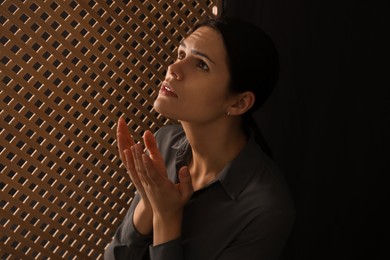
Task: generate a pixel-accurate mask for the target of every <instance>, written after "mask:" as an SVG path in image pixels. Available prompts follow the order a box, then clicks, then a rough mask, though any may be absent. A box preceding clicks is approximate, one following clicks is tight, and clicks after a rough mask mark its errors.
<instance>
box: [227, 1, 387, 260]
mask: <svg viewBox="0 0 390 260" xmlns="http://www.w3.org/2000/svg"><path fill="white" fill-rule="evenodd" d="M388 2H389V1H387V0H384V1H352V0H339V1H329V0H328V1H325V0H322V1H321V0H313V1H303V0H294V1H291V0H290V1H289V0H257V1H256V0H240V1H238V0H225V1H223V15H226V16H239V17H241V18H242V19H244V20H248V21H251V22H253V23H254V24H256V25H258V26H260V27H262V28H263V29H264V30H265V31H266V32H267V33H268V34H269V35H270V36H271V37H272V38H273V39H274V41H275V43H276V45H277V48H278V50H279V54H280V59H281V75H280V80H279V84H278V86H277V88H276V90H275V91H274V93H273V94H272V96H271V98H270V99H269V100H268V101H267V103H266V104H265V106H264V107H263V109H262V111H260V112H259V113H258V114H257V115H256V118H257V120H258V122H259V124H260V128H261V129H262V131H263V134H264V137H265V139H266V140H267V142H268V143H269V146H270V147H271V149H272V151H273V154H274V159H275V161H276V162H277V163H278V165H279V166H280V167H281V168H282V170H283V171H284V173H285V175H286V177H287V180H288V182H289V184H290V187H291V190H292V193H293V196H294V200H295V203H296V209H297V219H296V223H295V226H294V228H293V231H292V233H291V236H290V238H289V241H288V243H287V245H286V248H285V252H284V253H283V256H284V257H283V259H299V260H301V259H302V260H306V259H310V260H312V259H314V260H316V259H390V233H389V221H390V215H389V213H388V212H387V211H388V210H389V205H390V202H389V199H388V195H389V192H388V190H389V189H390V187H389V186H390V182H388V178H387V175H389V174H390V169H389V161H390V154H389V145H390V143H389V134H390V128H389V125H390V98H389V95H388V94H387V93H386V92H387V89H388V88H389V87H390V80H389V78H390V62H389V61H390V55H389V48H390V41H389V35H390V8H389V4H388Z"/></svg>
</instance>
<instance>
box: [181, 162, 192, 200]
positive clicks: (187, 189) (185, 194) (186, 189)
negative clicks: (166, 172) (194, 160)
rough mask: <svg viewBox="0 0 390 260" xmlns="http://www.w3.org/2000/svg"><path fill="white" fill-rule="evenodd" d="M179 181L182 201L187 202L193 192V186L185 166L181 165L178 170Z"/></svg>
mask: <svg viewBox="0 0 390 260" xmlns="http://www.w3.org/2000/svg"><path fill="white" fill-rule="evenodd" d="M179 181H180V186H179V187H180V193H181V197H182V200H183V202H184V201H185V202H187V201H188V200H189V199H190V197H191V195H192V193H194V188H193V186H192V178H191V174H190V171H189V170H188V167H187V166H183V167H181V168H180V170H179Z"/></svg>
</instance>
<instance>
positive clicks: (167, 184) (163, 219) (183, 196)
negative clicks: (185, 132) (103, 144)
mask: <svg viewBox="0 0 390 260" xmlns="http://www.w3.org/2000/svg"><path fill="white" fill-rule="evenodd" d="M144 142H145V145H146V147H147V149H148V151H149V155H147V154H145V153H143V150H142V147H141V145H139V144H137V145H134V146H132V153H133V154H132V155H133V158H134V165H135V170H136V172H137V173H138V177H139V180H140V183H141V184H142V186H143V189H144V191H145V194H146V196H147V198H148V200H149V202H150V205H151V207H152V210H153V227H154V244H155V245H156V244H160V243H163V242H165V241H168V240H171V239H174V238H176V237H178V236H180V233H181V221H182V220H181V218H182V213H183V208H184V205H185V204H186V203H187V202H188V200H189V199H190V197H191V195H192V193H193V187H192V180H191V175H190V173H189V171H188V167H182V168H181V169H180V170H179V174H178V175H179V181H180V182H179V183H178V184H174V183H173V182H172V181H171V180H169V179H168V176H167V172H166V168H165V164H164V161H163V159H162V157H161V154H160V152H159V150H158V148H157V145H156V141H155V139H154V136H153V135H152V134H151V133H150V132H149V131H146V132H145V134H144Z"/></svg>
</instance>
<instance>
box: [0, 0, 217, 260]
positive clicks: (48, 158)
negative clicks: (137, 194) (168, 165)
mask: <svg viewBox="0 0 390 260" xmlns="http://www.w3.org/2000/svg"><path fill="white" fill-rule="evenodd" d="M0 4H1V5H0V24H1V34H0V38H1V44H0V48H1V49H0V61H1V62H0V80H1V82H0V86H1V89H0V124H1V125H0V258H1V259H34V258H35V259H48V258H49V259H59V258H66V259H76V258H77V259H102V258H103V251H104V248H105V247H106V245H107V243H108V242H109V241H111V238H112V235H113V233H114V231H115V229H116V228H117V226H118V224H119V223H120V221H121V219H122V218H123V216H124V214H125V212H126V209H127V208H128V206H129V204H130V202H131V199H132V196H133V194H134V189H133V187H132V185H131V182H130V180H129V178H128V176H127V174H126V173H125V172H124V169H123V167H122V166H121V162H120V160H119V158H118V156H117V150H116V140H115V130H116V122H117V119H118V117H119V116H123V117H125V118H126V120H127V121H128V122H129V125H130V127H131V129H132V131H133V134H134V136H135V138H136V139H138V140H139V139H140V136H141V135H142V133H143V131H144V130H146V129H151V130H152V131H155V130H156V129H157V128H158V127H161V126H162V125H164V124H166V123H169V120H167V119H165V118H163V117H161V116H160V115H159V114H157V113H156V112H155V111H154V110H153V107H152V104H153V100H154V98H155V97H156V94H157V90H158V85H159V83H160V81H161V80H162V79H163V77H164V73H165V72H166V68H167V65H168V64H169V62H170V61H171V58H172V57H171V56H172V53H174V52H175V49H176V46H177V45H178V42H179V41H180V40H181V39H182V38H183V36H184V35H186V34H187V32H188V31H189V30H190V28H191V27H192V25H193V23H194V22H196V21H198V20H199V19H200V18H201V17H205V16H211V15H212V9H213V8H215V6H216V1H210V0H198V1H193V0H182V1H174V0H171V1H162V0H154V1H146V0H117V1H114V0H106V1H97V0H96V1H87V0H73V1H72V0H0Z"/></svg>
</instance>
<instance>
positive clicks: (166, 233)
mask: <svg viewBox="0 0 390 260" xmlns="http://www.w3.org/2000/svg"><path fill="white" fill-rule="evenodd" d="M182 215H183V214H182V212H180V213H177V214H174V215H170V216H164V217H163V216H159V215H154V216H153V245H154V246H156V245H159V244H162V243H165V242H168V241H171V240H174V239H177V238H179V237H180V236H181V225H182Z"/></svg>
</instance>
